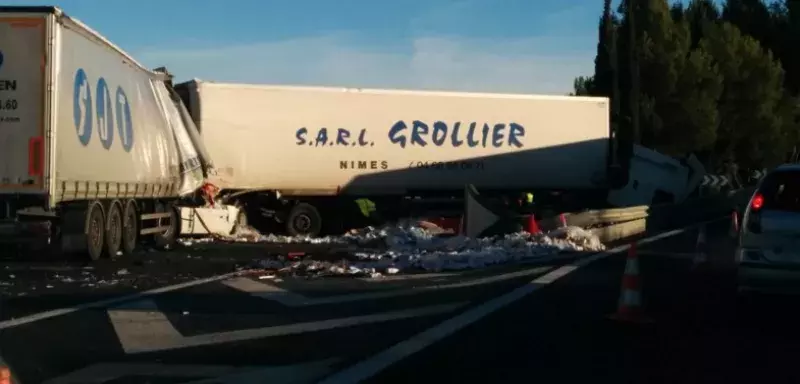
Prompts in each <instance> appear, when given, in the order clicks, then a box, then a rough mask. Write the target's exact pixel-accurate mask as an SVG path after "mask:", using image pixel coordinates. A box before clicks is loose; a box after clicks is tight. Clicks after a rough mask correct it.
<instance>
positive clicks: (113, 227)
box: [105, 201, 122, 260]
mask: <svg viewBox="0 0 800 384" xmlns="http://www.w3.org/2000/svg"><path fill="white" fill-rule="evenodd" d="M120 205H121V204H120V202H119V201H114V202H113V203H111V205H110V206H109V207H108V214H107V215H106V230H105V243H106V246H105V253H106V256H108V258H109V259H112V260H113V259H116V258H117V257H118V256H119V255H118V253H119V250H120V247H121V246H122V209H121V208H120Z"/></svg>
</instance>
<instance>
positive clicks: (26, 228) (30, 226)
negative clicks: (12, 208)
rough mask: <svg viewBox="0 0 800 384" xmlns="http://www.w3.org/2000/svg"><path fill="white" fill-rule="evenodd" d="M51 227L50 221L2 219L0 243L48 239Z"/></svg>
mask: <svg viewBox="0 0 800 384" xmlns="http://www.w3.org/2000/svg"><path fill="white" fill-rule="evenodd" d="M51 228H52V223H51V222H49V221H0V243H5V244H7V243H31V242H40V241H47V240H48V239H49V238H50V234H51Z"/></svg>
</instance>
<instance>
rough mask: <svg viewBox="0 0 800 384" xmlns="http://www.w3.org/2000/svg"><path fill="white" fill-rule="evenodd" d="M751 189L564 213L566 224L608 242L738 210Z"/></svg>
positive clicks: (748, 196)
mask: <svg viewBox="0 0 800 384" xmlns="http://www.w3.org/2000/svg"><path fill="white" fill-rule="evenodd" d="M754 190H755V188H754V187H749V188H744V189H739V190H736V191H729V192H727V193H724V194H719V195H715V196H704V197H699V198H696V199H691V200H688V201H685V202H683V203H680V204H659V205H654V206H635V207H627V208H615V209H606V210H596V211H587V212H581V213H576V214H568V215H565V216H566V218H567V224H568V225H574V226H580V227H583V228H587V227H588V228H591V229H590V231H591V232H592V233H594V234H596V235H597V236H598V237H600V240H601V241H603V242H609V241H614V240H619V239H624V238H629V237H633V236H637V235H640V234H643V233H646V232H648V231H660V230H670V229H675V228H678V227H683V226H686V225H689V224H691V223H696V222H700V221H705V220H710V219H714V218H718V217H720V216H722V215H725V214H728V213H731V212H733V211H734V210H736V211H737V212H739V213H741V212H742V211H743V209H744V207H745V206H746V205H747V202H748V201H749V200H750V197H751V196H752V195H753V192H754ZM603 224H607V225H603ZM600 225H603V226H600ZM597 226H600V227H597ZM592 227H596V228H592Z"/></svg>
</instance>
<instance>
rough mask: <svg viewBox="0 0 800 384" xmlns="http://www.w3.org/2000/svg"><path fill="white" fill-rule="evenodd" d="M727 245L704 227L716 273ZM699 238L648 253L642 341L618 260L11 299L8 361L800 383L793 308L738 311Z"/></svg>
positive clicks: (157, 377)
mask: <svg viewBox="0 0 800 384" xmlns="http://www.w3.org/2000/svg"><path fill="white" fill-rule="evenodd" d="M726 231H727V223H724V222H720V223H718V224H716V225H711V226H709V227H708V231H707V233H708V238H709V243H710V245H711V247H710V248H711V249H712V252H711V253H712V254H711V256H710V257H711V260H712V261H713V263H714V264H715V265H716V266H717V267H720V266H724V264H725V258H726V256H728V255H729V254H730V241H729V240H728V239H726V238H725V235H726ZM696 239H697V231H696V230H695V229H690V230H687V231H684V232H681V233H677V234H674V235H673V236H666V237H663V238H659V239H651V240H650V242H649V243H646V244H642V245H640V246H639V247H638V250H639V257H640V262H641V279H642V284H643V302H644V307H645V311H646V314H647V315H648V316H649V317H650V318H652V320H653V322H652V323H651V324H647V325H629V324H619V323H615V322H613V321H611V320H609V319H607V315H609V314H611V313H613V312H614V310H615V308H616V304H617V299H618V295H619V290H620V289H619V288H620V281H621V276H622V273H623V270H624V262H625V260H624V253H625V252H621V253H618V254H609V253H605V254H602V255H594V256H582V257H580V258H577V259H575V258H564V259H558V260H553V261H551V262H549V263H546V265H535V266H534V265H529V266H517V267H502V268H492V269H486V270H482V271H475V272H470V273H451V274H446V273H445V274H435V275H427V276H408V277H395V278H387V279H384V280H382V281H381V282H374V281H371V280H366V279H353V278H339V279H326V280H324V281H318V280H310V281H309V280H304V279H295V278H287V279H282V280H281V279H263V278H261V276H262V275H260V274H247V275H235V276H230V278H227V279H223V280H213V281H208V282H205V283H203V284H197V285H193V286H189V287H185V288H182V289H177V290H173V291H169V292H163V293H158V294H153V295H148V296H145V297H138V298H131V300H129V301H126V302H124V303H114V304H109V305H105V306H100V307H97V308H89V309H77V310H74V311H65V312H64V313H54V312H49V313H48V314H47V316H39V317H36V316H35V313H36V312H38V311H40V310H48V309H52V307H56V306H55V305H52V303H50V302H49V301H48V300H45V299H42V300H44V301H48V305H39V306H37V305H33V304H31V303H32V302H36V300H33V301H27V302H26V301H24V300H23V299H22V298H17V299H15V300H17V301H14V300H11V301H10V302H7V305H6V306H5V308H4V312H5V313H14V314H15V315H14V316H13V317H15V318H16V320H10V319H9V318H8V317H7V318H5V321H3V322H0V347H2V349H0V354H2V356H3V358H4V359H5V360H7V361H8V362H9V363H10V364H11V366H12V368H13V369H14V370H15V371H16V374H17V375H19V376H20V377H21V378H22V379H23V380H26V381H24V383H29V382H32V383H37V382H51V383H85V384H88V383H123V382H126V383H127V382H130V383H189V382H192V383H206V382H208V383H212V382H213V383H247V382H252V383H264V382H270V383H312V382H317V381H320V380H323V381H324V382H349V380H362V379H363V380H367V381H370V382H397V383H401V382H403V383H406V382H413V381H432V380H433V379H434V378H436V379H445V380H448V381H453V382H457V381H459V380H461V381H464V380H468V381H470V382H475V381H487V382H531V381H533V380H536V381H539V382H578V381H581V382H584V381H587V380H592V381H594V382H597V381H599V382H612V381H613V382H646V383H652V382H665V383H666V382H670V383H676V382H680V383H686V382H703V383H708V382H723V381H726V382H730V381H731V380H733V379H741V378H744V377H747V378H759V379H764V378H770V379H773V378H774V380H767V381H766V382H770V383H772V382H780V381H781V379H786V380H788V381H787V382H798V381H797V380H798V379H800V378H798V377H797V376H798V374H797V373H794V372H793V371H792V369H791V367H792V366H791V364H785V363H786V362H788V361H789V360H788V359H790V358H791V357H792V356H800V354H798V353H797V352H798V351H797V349H800V343H798V341H800V337H798V333H800V332H796V331H793V328H795V327H794V326H793V325H792V324H796V323H797V321H796V320H797V318H798V316H797V315H796V314H793V313H792V311H791V310H786V308H791V306H792V303H793V301H791V300H790V299H786V298H765V299H764V300H762V301H757V302H756V303H755V304H753V306H752V307H747V308H742V307H737V306H736V305H734V304H735V300H734V295H732V294H731V293H732V290H731V288H732V287H731V284H730V281H729V279H728V278H727V277H726V275H725V274H724V273H714V274H712V273H709V272H707V271H705V270H704V269H702V268H701V269H695V268H693V265H694V264H693V258H694V251H695V249H696V247H695V243H696ZM589 261H591V262H589ZM236 264H237V263H229V264H225V267H219V268H220V270H218V271H212V270H211V269H208V267H206V268H207V270H206V271H205V273H206V274H207V275H212V274H213V273H212V272H222V270H223V269H227V270H228V271H229V270H231V269H235V265H236ZM715 270H720V269H719V268H716V269H715ZM226 272H227V271H226ZM556 277H558V279H556ZM128 285H130V284H128ZM65 296H66V294H65ZM83 299H87V298H86V297H84V298H83ZM76 300H77V299H76ZM8 303H10V304H8ZM32 314H33V315H34V317H31V315H32ZM20 316H22V317H20ZM26 316H27V317H26ZM781 362H783V363H784V365H781V364H780V363H781ZM767 368H768V369H767ZM748 375H750V376H748ZM755 375H758V376H755ZM265 380H266V381H265ZM350 382H352V381H350Z"/></svg>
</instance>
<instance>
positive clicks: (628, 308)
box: [609, 243, 652, 323]
mask: <svg viewBox="0 0 800 384" xmlns="http://www.w3.org/2000/svg"><path fill="white" fill-rule="evenodd" d="M609 318H611V319H613V320H620V321H625V322H634V323H647V322H651V321H652V320H651V319H650V318H648V317H647V316H645V315H644V313H642V292H641V286H640V284H639V258H638V257H637V255H636V243H631V245H630V248H628V259H627V261H626V262H625V273H624V274H623V275H622V289H621V291H620V294H619V304H618V306H617V312H616V313H614V314H612V315H610V316H609Z"/></svg>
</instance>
